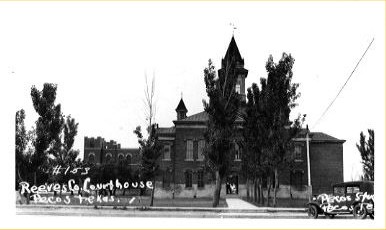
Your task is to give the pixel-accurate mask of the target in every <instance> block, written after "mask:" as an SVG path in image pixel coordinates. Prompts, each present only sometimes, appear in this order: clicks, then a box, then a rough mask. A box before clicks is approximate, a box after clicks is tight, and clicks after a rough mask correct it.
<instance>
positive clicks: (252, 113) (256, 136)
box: [242, 80, 267, 202]
mask: <svg viewBox="0 0 386 230" xmlns="http://www.w3.org/2000/svg"><path fill="white" fill-rule="evenodd" d="M262 81H263V80H262ZM262 84H265V83H264V82H262ZM261 96H262V92H261V91H260V89H259V87H258V86H257V84H256V83H253V84H252V87H251V88H248V90H247V99H248V101H247V104H246V109H245V114H244V116H243V118H244V121H245V123H244V129H243V139H244V151H243V155H242V172H243V174H244V176H245V178H246V179H247V185H248V189H249V184H250V183H253V187H252V191H253V197H254V201H255V202H263V191H262V182H263V177H264V175H265V174H266V171H267V169H266V167H265V165H266V162H263V160H264V158H263V146H264V144H265V143H264V141H265V139H264V138H263V137H265V136H266V135H267V134H266V131H267V129H266V127H265V122H266V121H265V119H266V114H265V110H264V108H263V104H262V103H261V99H260V97H261Z"/></svg>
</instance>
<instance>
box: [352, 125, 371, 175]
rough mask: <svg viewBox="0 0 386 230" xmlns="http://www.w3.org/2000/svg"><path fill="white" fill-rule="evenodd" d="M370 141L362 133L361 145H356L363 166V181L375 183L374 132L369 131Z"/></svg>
mask: <svg viewBox="0 0 386 230" xmlns="http://www.w3.org/2000/svg"><path fill="white" fill-rule="evenodd" d="M367 131H368V133H369V139H368V140H367V141H366V135H364V134H363V132H361V134H360V139H359V144H356V146H357V148H358V151H359V152H360V154H361V158H362V165H363V179H364V180H368V181H374V130H373V129H368V130H367Z"/></svg>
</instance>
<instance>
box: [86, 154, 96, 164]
mask: <svg viewBox="0 0 386 230" xmlns="http://www.w3.org/2000/svg"><path fill="white" fill-rule="evenodd" d="M88 162H89V163H95V153H89V154H88Z"/></svg>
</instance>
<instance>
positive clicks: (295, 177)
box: [290, 169, 304, 190]
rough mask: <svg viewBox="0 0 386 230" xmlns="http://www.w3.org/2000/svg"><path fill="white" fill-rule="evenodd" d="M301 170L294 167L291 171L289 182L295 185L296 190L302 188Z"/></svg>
mask: <svg viewBox="0 0 386 230" xmlns="http://www.w3.org/2000/svg"><path fill="white" fill-rule="evenodd" d="M303 175H304V172H303V170H300V169H295V170H294V171H292V172H291V178H290V180H291V184H292V185H294V186H295V188H296V189H297V190H302V188H303Z"/></svg>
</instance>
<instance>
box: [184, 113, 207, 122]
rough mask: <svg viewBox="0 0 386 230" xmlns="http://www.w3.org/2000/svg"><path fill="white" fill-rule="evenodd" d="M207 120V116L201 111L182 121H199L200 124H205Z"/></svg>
mask: <svg viewBox="0 0 386 230" xmlns="http://www.w3.org/2000/svg"><path fill="white" fill-rule="evenodd" d="M208 120H209V116H208V114H207V113H206V112H205V111H202V112H200V113H196V114H193V115H191V116H189V117H187V118H185V119H183V120H182V121H201V122H206V121H208Z"/></svg>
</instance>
